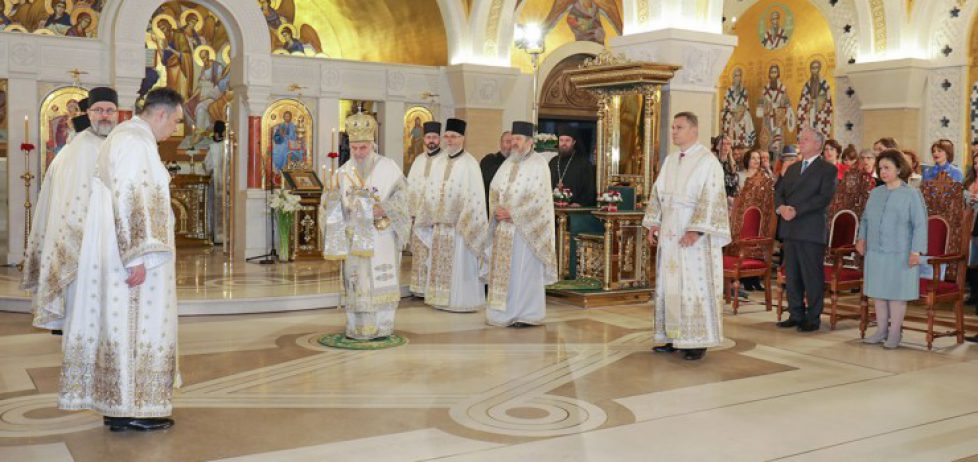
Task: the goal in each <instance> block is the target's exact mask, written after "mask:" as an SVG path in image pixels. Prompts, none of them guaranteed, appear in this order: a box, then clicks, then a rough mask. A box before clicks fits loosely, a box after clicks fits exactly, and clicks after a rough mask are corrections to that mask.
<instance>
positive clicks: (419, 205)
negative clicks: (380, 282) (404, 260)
mask: <svg viewBox="0 0 978 462" xmlns="http://www.w3.org/2000/svg"><path fill="white" fill-rule="evenodd" d="M422 128H423V130H424V136H423V141H424V152H423V153H422V154H421V155H419V156H418V157H416V158H415V159H414V162H413V163H412V164H411V170H410V171H409V172H408V177H407V182H408V191H409V194H408V204H409V206H410V211H411V219H412V220H413V221H412V223H413V226H412V231H411V243H410V248H411V281H410V284H409V286H410V290H411V293H412V294H414V296H415V297H424V293H425V288H426V287H427V286H428V268H429V267H430V265H431V254H430V253H429V252H428V246H426V245H425V244H424V243H423V242H422V241H421V237H420V236H419V235H418V233H417V230H418V227H417V224H416V217H417V216H418V211H419V210H422V209H423V208H424V197H425V191H427V190H428V189H429V188H431V187H433V186H432V181H433V180H434V177H433V176H432V175H431V167H432V166H433V165H434V163H435V159H438V158H439V157H442V149H441V122H425V123H424V125H422Z"/></svg>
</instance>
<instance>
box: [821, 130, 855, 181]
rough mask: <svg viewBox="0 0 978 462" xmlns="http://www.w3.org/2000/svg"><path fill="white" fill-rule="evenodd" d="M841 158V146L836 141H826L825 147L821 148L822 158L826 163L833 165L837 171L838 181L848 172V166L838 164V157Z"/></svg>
mask: <svg viewBox="0 0 978 462" xmlns="http://www.w3.org/2000/svg"><path fill="white" fill-rule="evenodd" d="M841 156H842V145H841V144H839V142H838V141H836V140H832V139H830V140H826V141H825V146H823V147H822V158H824V159H825V161H826V162H828V163H830V164H832V165H835V168H836V170H838V171H839V176H838V179H839V180H841V179H842V176H843V175H845V174H846V170H849V166H848V165H847V164H844V163H842V162H840V159H839V158H840V157H841Z"/></svg>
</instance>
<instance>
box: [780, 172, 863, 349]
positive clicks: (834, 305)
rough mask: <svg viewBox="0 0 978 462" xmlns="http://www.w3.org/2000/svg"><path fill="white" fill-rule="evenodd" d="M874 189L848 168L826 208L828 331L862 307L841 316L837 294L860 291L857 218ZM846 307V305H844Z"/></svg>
mask: <svg viewBox="0 0 978 462" xmlns="http://www.w3.org/2000/svg"><path fill="white" fill-rule="evenodd" d="M875 187H876V182H875V180H873V177H872V176H870V175H867V174H865V173H863V172H862V171H860V170H858V169H850V170H849V171H847V172H846V173H845V175H843V177H842V181H840V182H839V184H838V185H837V186H836V188H835V196H834V197H833V198H832V203H831V204H829V209H828V214H827V215H828V223H829V238H828V245H827V246H826V248H825V266H824V269H823V271H825V288H826V289H827V290H828V292H829V296H830V298H831V302H830V303H829V307H828V308H829V309H828V312H826V313H824V314H826V315H828V316H829V328H830V329H833V330H834V329H835V325H836V323H837V322H838V320H839V319H860V318H861V309H860V307H861V305H853V306H851V307H850V310H849V311H848V312H847V313H840V310H839V308H840V305H839V294H840V293H841V292H843V291H847V290H853V289H861V288H862V286H863V262H862V258H861V257H860V256H859V254H858V253H856V237H857V236H858V235H859V218H860V217H862V215H863V210H864V209H865V208H866V201H868V200H869V193H870V192H872V190H873V188H875ZM784 283H785V276H784V271H783V270H782V269H780V268H779V271H778V285H779V287H782V290H781V291H780V292H779V293H778V320H779V321H780V320H781V317H782V314H783V313H784V306H783V301H784ZM843 307H844V308H845V306H843Z"/></svg>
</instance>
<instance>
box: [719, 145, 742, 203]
mask: <svg viewBox="0 0 978 462" xmlns="http://www.w3.org/2000/svg"><path fill="white" fill-rule="evenodd" d="M713 153H714V154H716V156H717V159H719V160H720V165H721V166H723V188H724V189H725V190H726V192H727V202H728V203H727V206H728V207H730V206H733V198H734V196H736V195H737V182H738V181H739V177H738V176H737V161H735V160H734V156H733V144H732V143H731V141H730V137H729V136H727V135H718V136H717V137H716V138H714V139H713Z"/></svg>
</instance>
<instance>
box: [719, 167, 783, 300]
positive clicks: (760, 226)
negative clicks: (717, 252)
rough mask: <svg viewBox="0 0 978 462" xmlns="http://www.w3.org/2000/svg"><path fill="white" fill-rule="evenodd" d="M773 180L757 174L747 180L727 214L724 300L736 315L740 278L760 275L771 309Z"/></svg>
mask: <svg viewBox="0 0 978 462" xmlns="http://www.w3.org/2000/svg"><path fill="white" fill-rule="evenodd" d="M774 228H775V216H774V179H772V178H771V177H769V176H767V175H763V174H758V175H754V176H753V177H751V178H749V179H747V181H746V182H745V183H744V187H743V189H741V191H740V194H739V195H738V196H737V199H736V200H735V201H734V206H733V212H732V213H731V214H730V233H731V236H732V237H733V242H732V243H731V244H730V245H729V246H727V248H726V250H725V254H724V257H723V283H724V289H725V290H724V300H725V301H726V302H730V301H731V293H732V294H733V297H732V298H733V312H734V314H737V310H738V308H739V307H740V299H739V298H738V297H737V292H738V291H739V290H740V279H741V278H747V277H760V278H761V279H762V280H763V281H764V300H765V306H766V307H767V310H768V311H771V259H772V254H773V253H774Z"/></svg>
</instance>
